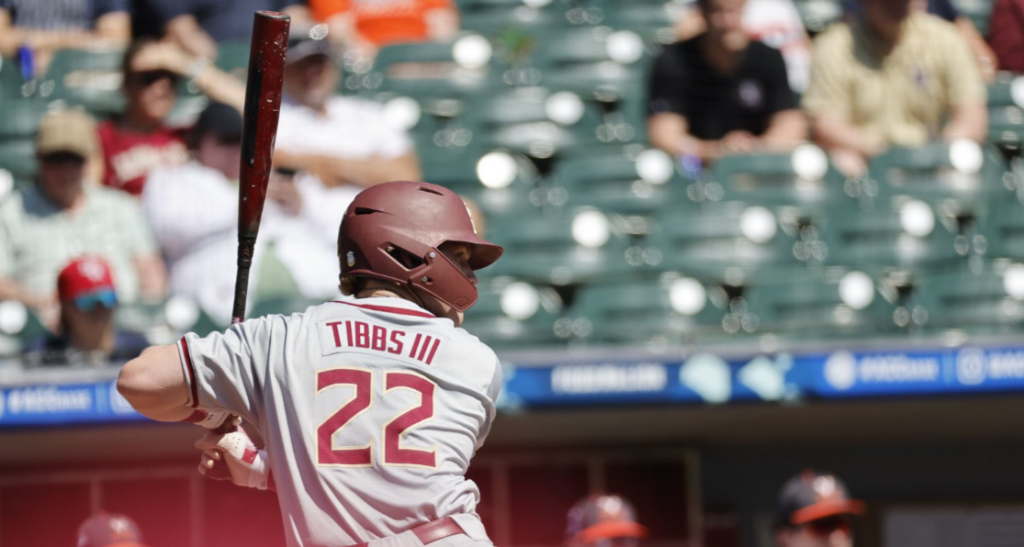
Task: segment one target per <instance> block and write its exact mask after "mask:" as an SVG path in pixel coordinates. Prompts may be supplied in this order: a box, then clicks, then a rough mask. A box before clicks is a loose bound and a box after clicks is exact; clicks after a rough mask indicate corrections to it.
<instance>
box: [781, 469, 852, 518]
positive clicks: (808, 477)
mask: <svg viewBox="0 0 1024 547" xmlns="http://www.w3.org/2000/svg"><path fill="white" fill-rule="evenodd" d="M864 509H865V505H864V502H863V501H860V500H855V499H850V494H849V492H848V491H847V490H846V485H845V484H843V481H841V480H839V477H837V476H835V475H833V474H831V473H823V472H818V471H815V470H813V469H806V470H804V471H802V472H801V473H800V474H798V475H797V476H795V477H793V478H791V479H789V480H788V481H786V484H785V485H784V486H783V487H782V492H781V493H780V494H779V501H778V507H777V515H776V516H777V522H776V524H777V526H779V527H784V526H800V525H803V524H807V523H808V522H811V521H814V520H818V519H823V518H828V517H833V516H836V515H863V514H864Z"/></svg>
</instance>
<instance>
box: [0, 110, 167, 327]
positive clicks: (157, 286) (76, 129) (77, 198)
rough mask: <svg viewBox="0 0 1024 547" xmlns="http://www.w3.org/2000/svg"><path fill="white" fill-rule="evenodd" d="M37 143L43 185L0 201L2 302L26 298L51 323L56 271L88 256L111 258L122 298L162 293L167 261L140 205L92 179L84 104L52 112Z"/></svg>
mask: <svg viewBox="0 0 1024 547" xmlns="http://www.w3.org/2000/svg"><path fill="white" fill-rule="evenodd" d="M36 144H37V154H38V160H39V177H38V179H37V184H35V185H34V186H33V187H31V188H27V189H24V190H21V191H19V192H16V193H14V194H11V195H10V196H8V197H7V198H6V199H5V200H4V201H3V202H2V203H0V300H2V299H14V300H20V301H22V302H24V303H25V304H27V305H29V306H31V307H33V308H35V309H36V310H37V311H38V312H39V313H40V315H41V316H42V317H43V319H44V322H47V323H48V324H49V325H51V326H52V325H53V324H54V322H55V319H56V314H55V311H56V309H55V307H54V306H55V304H56V302H55V300H54V293H53V289H54V287H55V286H56V280H57V274H58V273H59V272H60V270H61V268H63V267H64V265H65V264H67V263H68V261H70V260H71V259H72V258H73V257H76V256H81V255H83V254H93V255H98V256H101V257H103V258H104V259H106V260H107V262H108V263H110V264H111V266H112V267H113V270H114V279H115V280H116V281H117V289H118V297H119V299H120V300H121V301H123V302H130V301H133V300H135V299H136V297H137V296H139V295H140V294H141V296H143V297H147V298H161V297H162V296H163V294H164V286H165V284H166V277H165V273H164V267H163V261H162V260H160V257H159V255H158V254H157V252H156V245H155V244H154V243H153V240H152V237H151V236H150V233H149V230H148V229H147V228H146V224H145V221H143V219H142V215H141V212H140V210H139V208H138V205H137V204H136V203H135V202H134V201H132V200H131V198H129V197H128V196H126V195H124V194H123V193H121V192H117V191H114V190H109V189H106V188H101V187H98V186H97V185H95V184H89V183H87V182H86V175H85V171H86V169H85V163H86V158H88V157H90V156H91V155H92V154H94V153H95V152H96V125H95V123H94V122H93V120H92V118H91V117H90V116H89V115H88V114H86V113H85V112H82V111H78V110H65V111H62V112H58V113H54V114H50V115H48V116H47V117H45V118H44V119H43V121H42V123H41V125H40V127H39V135H38V137H37V141H36Z"/></svg>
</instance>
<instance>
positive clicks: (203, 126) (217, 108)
mask: <svg viewBox="0 0 1024 547" xmlns="http://www.w3.org/2000/svg"><path fill="white" fill-rule="evenodd" d="M192 131H193V132H194V133H195V134H196V135H197V136H202V135H206V134H213V135H216V136H217V139H218V140H219V141H220V142H222V143H229V142H242V115H241V114H239V113H238V110H235V108H234V107H231V106H228V105H226V104H224V103H217V102H211V103H210V104H208V105H206V108H204V109H203V111H202V112H201V113H200V114H199V118H198V119H196V124H195V125H194V126H193V127H192Z"/></svg>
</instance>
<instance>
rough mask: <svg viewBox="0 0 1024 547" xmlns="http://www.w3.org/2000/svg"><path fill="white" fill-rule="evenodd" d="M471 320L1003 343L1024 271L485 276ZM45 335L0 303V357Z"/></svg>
mask: <svg viewBox="0 0 1024 547" xmlns="http://www.w3.org/2000/svg"><path fill="white" fill-rule="evenodd" d="M479 288H480V299H479V301H478V302H477V304H476V306H474V307H473V308H471V309H470V311H469V312H468V313H467V324H466V325H467V329H468V330H469V331H470V332H471V333H473V334H475V335H477V336H479V337H481V339H483V340H484V341H486V342H487V343H488V344H491V345H493V346H495V347H498V348H502V349H514V348H523V347H531V348H542V347H552V346H567V345H568V346H582V345H593V346H602V345H608V344H619V345H621V344H632V345H644V344H660V345H662V346H693V345H707V344H721V343H728V342H737V341H742V340H758V339H760V338H761V337H763V336H764V335H770V336H771V339H772V340H773V341H775V342H780V343H787V342H799V341H803V340H827V341H831V342H835V343H840V344H841V343H842V342H843V341H844V340H850V339H854V338H858V339H865V338H880V337H893V336H897V337H907V336H935V335H948V334H951V333H962V334H965V335H970V334H984V335H999V334H1010V333H1020V332H1021V331H1022V330H1024V264H1022V263H1020V262H1012V261H999V260H997V261H990V262H987V263H984V264H981V265H980V266H979V267H975V268H971V267H966V266H965V267H959V268H950V269H947V270H939V271H933V272H931V273H929V274H927V275H923V276H921V277H917V278H913V279H909V278H908V279H897V278H882V277H873V276H871V275H868V274H866V273H864V272H863V271H860V270H856V269H851V268H829V269H823V270H821V271H818V272H806V273H804V274H802V275H791V276H789V277H788V278H787V279H778V278H776V279H771V278H768V277H759V278H756V279H754V280H753V281H752V282H750V283H748V284H738V285H736V284H731V283H729V282H727V281H723V280H718V281H714V280H709V279H707V278H699V277H691V276H686V275H683V274H680V273H677V272H667V273H664V274H661V275H659V276H645V277H637V278H631V279H622V280H618V281H605V282H599V283H592V284H589V285H584V286H582V287H580V288H579V290H578V291H576V292H575V293H574V294H572V295H571V296H570V297H566V296H564V293H562V292H560V291H558V290H556V289H555V288H553V287H551V286H549V285H543V284H537V283H530V282H527V281H524V280H522V279H517V278H515V277H507V276H499V277H489V278H486V279H484V280H483V281H482V282H481V284H480V287H479ZM317 303H319V302H314V301H310V300H306V299H302V298H299V297H294V296H293V297H286V296H278V297H270V298H267V299H265V300H259V301H257V302H256V303H255V304H254V305H253V306H252V310H251V313H250V315H251V316H262V315H267V314H272V313H288V312H291V311H302V310H304V309H305V308H306V307H307V306H309V305H315V304H317ZM117 321H118V323H119V324H121V325H122V326H124V327H127V328H131V329H133V330H141V331H144V332H145V333H146V334H147V335H148V337H149V338H150V340H151V341H152V342H153V343H168V342H172V341H173V340H175V339H176V337H177V336H180V334H182V333H184V332H188V331H194V332H199V333H207V332H212V331H214V330H223V329H224V328H225V327H224V326H223V325H218V324H217V323H216V322H215V321H213V320H212V319H211V318H210V317H209V316H207V315H206V314H204V313H202V312H201V311H199V309H198V307H196V305H195V304H194V303H193V302H191V301H189V300H188V299H187V298H183V297H173V298H171V299H170V300H169V301H167V302H163V303H157V304H149V305H138V304H137V305H128V306H122V307H121V308H120V309H119V310H118V315H117ZM45 333H46V330H45V328H44V327H43V326H42V324H41V323H40V322H39V320H38V318H36V317H35V316H34V315H33V314H32V313H31V312H28V311H26V310H25V309H24V307H20V305H18V304H16V303H14V302H3V303H0V358H3V357H10V356H14V355H16V354H17V353H18V351H19V349H20V347H21V346H22V344H24V343H27V342H28V341H30V340H32V339H34V338H37V337H39V336H42V335H44V334H45Z"/></svg>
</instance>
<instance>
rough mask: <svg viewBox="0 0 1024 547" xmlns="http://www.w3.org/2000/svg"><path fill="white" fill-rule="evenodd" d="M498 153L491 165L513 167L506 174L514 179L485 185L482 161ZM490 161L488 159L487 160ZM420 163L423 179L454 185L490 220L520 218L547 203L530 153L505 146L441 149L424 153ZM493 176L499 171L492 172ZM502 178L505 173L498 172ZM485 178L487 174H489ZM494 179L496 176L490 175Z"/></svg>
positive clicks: (452, 187)
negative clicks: (485, 157) (481, 175)
mask: <svg viewBox="0 0 1024 547" xmlns="http://www.w3.org/2000/svg"><path fill="white" fill-rule="evenodd" d="M492 152H493V153H494V156H497V157H498V159H497V162H496V163H498V164H499V165H497V166H493V163H495V162H491V164H488V165H492V167H490V168H489V169H498V170H502V169H511V171H509V172H508V174H507V175H506V176H507V177H509V178H510V179H511V181H510V182H509V180H508V179H505V180H503V181H499V182H502V183H504V182H508V184H507V185H506V186H503V187H498V186H500V185H498V186H496V185H495V184H494V183H493V182H492V186H493V187H487V186H485V185H484V184H483V183H482V182H481V179H480V173H482V172H483V170H484V168H483V166H481V172H480V173H478V169H477V166H478V163H480V162H481V160H483V158H484V156H485V155H487V154H488V153H492ZM483 161H484V162H487V161H488V160H483ZM420 167H421V168H422V170H423V179H424V180H428V181H430V182H433V183H435V184H440V185H442V186H445V187H447V188H451V189H452V190H453V191H455V192H457V193H458V194H459V195H461V196H463V197H466V198H469V199H471V200H473V201H474V202H476V204H477V205H479V206H480V209H481V210H482V211H483V212H484V214H485V215H486V216H487V221H488V222H494V221H499V220H500V219H501V218H517V217H522V216H531V215H535V214H537V212H538V211H539V208H540V207H541V206H542V205H543V203H544V201H543V199H542V198H543V196H544V193H543V191H542V189H540V188H539V184H540V176H539V174H538V173H537V170H536V168H535V167H534V166H533V163H532V162H531V161H530V160H529V159H527V158H526V157H524V156H522V155H520V154H515V153H511V152H508V151H504V150H496V151H492V150H487V149H480V148H474V147H470V148H462V149H438V150H434V151H431V152H430V153H422V151H421V156H420ZM491 176H492V177H493V176H495V175H491ZM497 177H498V178H501V174H500V173H499V174H498V175H497ZM485 178H487V175H486V174H485ZM490 180H493V179H490Z"/></svg>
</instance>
